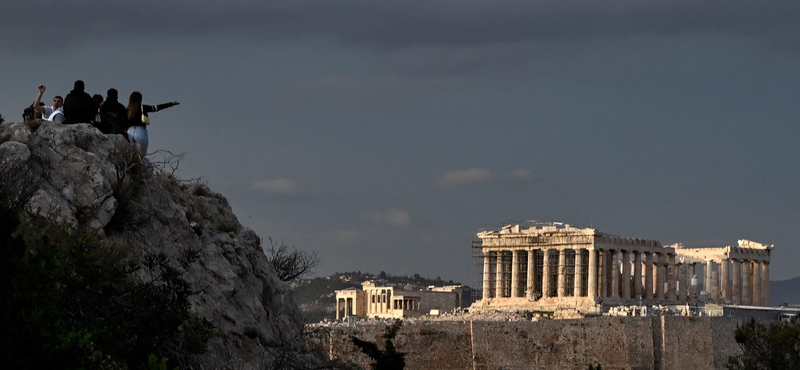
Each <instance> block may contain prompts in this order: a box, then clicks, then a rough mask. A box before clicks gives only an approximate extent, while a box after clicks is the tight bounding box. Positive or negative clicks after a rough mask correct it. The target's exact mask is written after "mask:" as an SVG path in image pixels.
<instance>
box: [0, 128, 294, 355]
mask: <svg viewBox="0 0 800 370" xmlns="http://www.w3.org/2000/svg"><path fill="white" fill-rule="evenodd" d="M40 123H41V122H33V123H25V124H23V123H3V124H0V160H2V161H14V162H18V163H24V164H25V165H26V166H31V167H32V168H34V169H35V170H36V171H38V172H39V173H40V174H41V175H42V177H43V182H42V185H41V188H40V189H39V190H38V191H37V192H36V193H35V195H34V196H33V198H32V199H31V201H30V202H29V206H30V207H29V209H30V212H33V213H38V214H41V215H44V216H48V217H51V218H53V219H57V220H58V221H59V222H62V223H65V224H67V225H69V226H70V227H73V228H76V229H77V228H83V229H88V230H90V232H91V233H94V234H95V235H98V236H99V237H101V238H105V240H107V241H109V242H112V243H115V244H118V245H126V246H128V247H129V248H131V250H132V253H131V258H132V259H133V260H134V262H136V260H137V258H140V257H141V256H144V255H146V254H148V253H152V252H163V253H164V254H166V256H168V257H173V258H178V257H179V256H182V255H185V254H186V253H195V254H197V255H199V258H198V260H197V262H196V263H194V264H193V265H192V266H191V267H189V268H188V269H187V271H184V275H185V279H186V280H187V281H189V282H190V283H191V285H192V287H193V290H194V291H196V294H195V295H194V296H193V297H192V302H191V304H192V310H193V311H194V312H195V313H197V314H198V315H199V316H201V317H204V318H206V319H208V320H210V321H211V322H213V323H214V325H215V326H216V328H217V330H218V332H219V333H220V334H221V335H218V336H215V338H213V339H212V340H211V342H210V343H209V350H208V352H207V353H206V354H205V355H204V358H203V361H202V362H203V363H204V364H205V366H204V367H206V368H211V369H214V368H237V369H260V368H268V367H270V365H271V364H272V363H273V362H274V358H275V356H286V352H287V351H300V350H301V348H302V347H303V343H302V341H301V340H298V339H297V338H298V335H297V334H298V333H299V332H300V331H301V330H302V323H301V320H300V314H299V311H298V309H297V306H296V304H295V303H294V300H293V298H292V295H291V290H290V287H289V286H288V285H287V284H285V283H283V282H281V281H280V280H279V279H278V278H277V276H276V274H275V271H274V270H273V269H272V267H271V266H270V265H269V263H268V260H267V258H266V256H265V254H264V251H263V250H262V248H261V240H260V238H259V237H258V236H257V235H256V234H255V233H254V232H253V231H251V230H249V229H246V228H244V227H242V226H241V224H239V222H238V220H237V218H236V216H235V215H234V214H233V212H232V211H231V207H230V205H229V204H228V202H227V200H226V199H225V198H224V197H223V196H222V195H220V194H218V193H215V192H213V191H211V190H210V189H208V187H207V186H205V185H203V184H199V183H191V184H190V183H183V182H181V181H179V180H177V179H176V178H175V177H174V176H172V174H171V173H170V171H169V170H171V168H170V166H169V163H166V169H165V168H163V165H162V167H159V165H158V164H155V165H154V164H153V163H151V162H150V161H149V160H147V159H141V158H139V157H138V156H137V155H136V154H135V152H134V151H133V150H131V146H130V145H129V144H128V143H127V141H125V139H124V138H123V137H121V136H119V135H104V134H102V133H100V132H99V131H98V130H96V129H95V128H94V127H92V126H91V125H88V124H77V125H59V124H55V123H52V122H44V123H41V124H40ZM277 351H281V352H282V353H277ZM298 356H299V355H298Z"/></svg>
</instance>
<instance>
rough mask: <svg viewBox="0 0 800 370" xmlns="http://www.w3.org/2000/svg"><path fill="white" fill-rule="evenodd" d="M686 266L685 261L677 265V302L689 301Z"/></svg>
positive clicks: (687, 269)
mask: <svg viewBox="0 0 800 370" xmlns="http://www.w3.org/2000/svg"><path fill="white" fill-rule="evenodd" d="M688 267H689V266H686V264H685V263H681V264H679V265H678V287H679V289H680V290H679V292H680V294H678V301H679V302H689V279H688V278H687V275H688V272H689V268H688Z"/></svg>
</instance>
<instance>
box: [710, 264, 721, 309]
mask: <svg viewBox="0 0 800 370" xmlns="http://www.w3.org/2000/svg"><path fill="white" fill-rule="evenodd" d="M711 302H714V303H719V271H711Z"/></svg>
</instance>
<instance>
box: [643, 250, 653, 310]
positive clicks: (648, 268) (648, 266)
mask: <svg viewBox="0 0 800 370" xmlns="http://www.w3.org/2000/svg"><path fill="white" fill-rule="evenodd" d="M644 260H645V264H644V299H646V300H652V299H653V253H652V252H647V254H646V255H645V258H644Z"/></svg>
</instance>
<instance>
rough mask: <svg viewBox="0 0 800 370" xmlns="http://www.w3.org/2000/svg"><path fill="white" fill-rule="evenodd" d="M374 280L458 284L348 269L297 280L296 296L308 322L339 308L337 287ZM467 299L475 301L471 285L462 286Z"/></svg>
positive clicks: (413, 287)
mask: <svg viewBox="0 0 800 370" xmlns="http://www.w3.org/2000/svg"><path fill="white" fill-rule="evenodd" d="M365 281H372V282H374V283H375V284H376V285H380V286H390V287H394V288H397V289H402V290H406V291H421V290H425V289H427V288H428V287H430V286H437V287H438V286H443V285H459V283H458V282H454V281H453V280H447V281H445V280H443V279H441V278H440V277H436V278H434V279H429V278H424V277H421V276H419V274H414V275H412V276H395V275H391V274H387V273H385V272H383V271H381V272H380V273H379V274H371V273H368V272H364V273H362V272H361V271H357V272H345V273H335V274H333V275H331V276H325V277H316V278H313V279H305V280H302V281H299V282H297V283H295V284H293V286H294V290H295V292H294V293H295V299H296V300H297V304H298V305H299V307H300V310H301V311H302V312H303V317H304V319H305V320H306V322H319V321H321V320H323V319H325V318H327V319H333V318H334V317H335V310H336V301H335V296H336V291H337V290H343V289H347V288H361V283H363V282H365ZM463 291H464V303H463V305H465V306H469V305H470V304H471V303H472V300H471V298H472V290H471V289H470V287H469V286H466V285H464V286H463Z"/></svg>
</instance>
